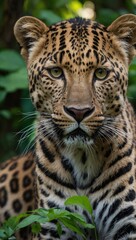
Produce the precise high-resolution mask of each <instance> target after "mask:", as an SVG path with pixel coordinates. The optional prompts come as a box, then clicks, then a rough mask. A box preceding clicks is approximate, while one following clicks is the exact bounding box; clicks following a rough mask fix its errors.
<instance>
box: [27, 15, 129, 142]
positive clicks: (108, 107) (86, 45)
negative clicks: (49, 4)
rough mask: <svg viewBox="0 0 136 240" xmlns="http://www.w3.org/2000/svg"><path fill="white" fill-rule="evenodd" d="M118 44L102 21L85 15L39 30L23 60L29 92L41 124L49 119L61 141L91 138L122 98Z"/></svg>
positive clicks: (123, 74)
mask: <svg viewBox="0 0 136 240" xmlns="http://www.w3.org/2000/svg"><path fill="white" fill-rule="evenodd" d="M42 27H43V26H42ZM123 44H124V43H123V42H121V41H119V39H118V37H117V36H115V35H114V34H113V33H112V32H110V31H109V30H108V29H106V28H105V27H104V26H102V25H100V24H98V23H96V22H93V21H90V20H85V19H84V20H83V19H78V18H76V19H72V20H68V21H63V22H61V23H58V24H56V25H53V26H51V27H50V28H48V29H46V31H44V34H42V37H41V38H40V40H39V41H37V42H36V44H35V45H33V46H32V48H31V51H30V52H29V57H28V61H27V64H28V74H29V80H30V94H31V98H32V101H33V103H34V105H35V107H36V108H37V110H38V111H39V113H40V115H41V118H40V121H41V122H42V126H43V129H44V124H48V123H49V122H51V123H52V124H53V125H54V128H53V130H52V129H51V132H52V131H56V132H58V133H61V137H62V139H63V140H64V142H65V143H66V144H75V143H76V144H77V143H78V146H79V143H81V145H82V144H83V143H84V144H86V143H89V144H90V143H93V141H94V138H95V136H97V134H96V133H97V132H98V131H99V130H100V129H101V127H103V126H104V124H105V122H107V121H108V120H107V119H110V120H111V121H112V120H113V119H115V117H116V116H118V115H119V114H120V113H121V110H122V108H123V106H124V104H125V98H126V90H127V72H128V58H127V53H126V51H125V50H124V48H125V47H124V48H123ZM124 46H125V44H124ZM50 126H51V128H52V125H49V127H50Z"/></svg>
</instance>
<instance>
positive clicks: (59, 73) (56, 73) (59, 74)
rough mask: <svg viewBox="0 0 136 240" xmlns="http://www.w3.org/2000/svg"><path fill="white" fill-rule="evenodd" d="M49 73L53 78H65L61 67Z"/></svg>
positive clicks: (50, 70) (49, 70)
mask: <svg viewBox="0 0 136 240" xmlns="http://www.w3.org/2000/svg"><path fill="white" fill-rule="evenodd" d="M48 72H49V73H50V75H51V77H53V78H60V77H62V76H63V71H62V69H61V68H59V67H54V68H51V69H48Z"/></svg>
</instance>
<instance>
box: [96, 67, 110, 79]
mask: <svg viewBox="0 0 136 240" xmlns="http://www.w3.org/2000/svg"><path fill="white" fill-rule="evenodd" d="M108 73H109V71H108V70H107V69H105V68H97V69H96V70H95V72H94V77H95V79H96V80H104V79H105V78H106V77H107V76H108Z"/></svg>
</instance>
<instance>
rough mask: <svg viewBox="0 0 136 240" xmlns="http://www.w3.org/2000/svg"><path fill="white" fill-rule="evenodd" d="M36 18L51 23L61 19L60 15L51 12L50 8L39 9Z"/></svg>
mask: <svg viewBox="0 0 136 240" xmlns="http://www.w3.org/2000/svg"><path fill="white" fill-rule="evenodd" d="M38 18H40V19H42V20H45V21H46V23H47V22H48V23H49V24H53V23H56V22H59V21H61V20H62V19H61V17H59V16H58V15H57V14H55V13H54V12H52V11H51V10H41V11H40V12H39V14H38Z"/></svg>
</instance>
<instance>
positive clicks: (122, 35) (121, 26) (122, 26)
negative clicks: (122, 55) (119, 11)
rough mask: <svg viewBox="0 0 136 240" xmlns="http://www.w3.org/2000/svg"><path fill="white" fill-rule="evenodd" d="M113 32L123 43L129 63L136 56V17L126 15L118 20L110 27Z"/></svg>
mask: <svg viewBox="0 0 136 240" xmlns="http://www.w3.org/2000/svg"><path fill="white" fill-rule="evenodd" d="M108 31H110V32H112V33H113V34H114V35H116V36H117V37H118V39H119V40H121V42H122V46H123V47H124V48H125V51H126V53H127V56H128V62H129V63H130V62H131V60H132V59H133V58H134V56H135V55H136V15H133V14H125V15H122V16H121V17H119V18H117V19H116V20H115V21H114V22H113V23H112V24H111V25H110V26H109V27H108Z"/></svg>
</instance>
